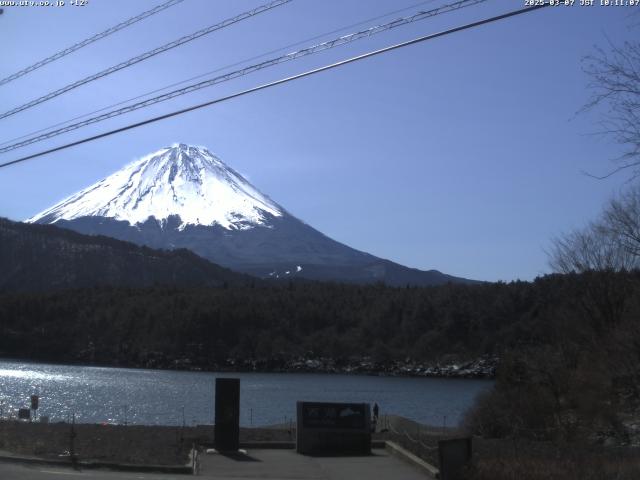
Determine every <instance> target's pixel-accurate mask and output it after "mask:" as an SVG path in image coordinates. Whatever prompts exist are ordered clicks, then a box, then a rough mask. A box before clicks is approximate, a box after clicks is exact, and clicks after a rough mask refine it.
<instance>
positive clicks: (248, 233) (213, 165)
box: [27, 143, 472, 286]
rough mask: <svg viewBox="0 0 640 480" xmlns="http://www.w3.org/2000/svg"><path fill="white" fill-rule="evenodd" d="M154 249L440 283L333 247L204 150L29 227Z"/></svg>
mask: <svg viewBox="0 0 640 480" xmlns="http://www.w3.org/2000/svg"><path fill="white" fill-rule="evenodd" d="M27 221H28V222H30V223H54V224H56V225H58V226H60V227H64V228H69V229H72V230H76V231H78V232H80V233H83V234H89V235H105V236H111V237H114V238H118V239H121V240H125V241H130V242H133V243H136V244H139V245H147V246H149V247H152V248H163V249H174V248H186V249H189V250H191V251H193V252H195V253H196V254H198V255H200V256H201V257H203V258H206V259H207V260H210V261H212V262H213V263H216V264H218V265H222V266H224V267H227V268H230V269H232V270H235V271H239V272H243V273H249V274H251V275H254V276H257V277H260V278H274V277H275V278H282V277H285V278H293V277H302V278H307V279H310V280H323V281H339V282H348V283H375V282H383V283H389V284H390V285H402V286H404V285H407V284H411V285H439V284H443V283H448V282H458V283H467V282H472V280H468V279H464V278H459V277H454V276H450V275H446V274H444V273H441V272H439V271H437V270H428V271H423V270H418V269H412V268H410V267H405V266H403V265H399V264H397V263H394V262H391V261H390V260H385V259H381V258H378V257H375V256H374V255H371V254H369V253H366V252H361V251H359V250H356V249H354V248H351V247H349V246H347V245H344V244H342V243H340V242H337V241H335V240H333V239H331V238H329V237H328V236H326V235H324V234H323V233H321V232H319V231H318V230H316V229H314V228H313V227H311V226H310V225H308V224H306V223H305V222H303V221H301V220H299V219H298V218H296V217H294V216H293V215H291V214H290V213H288V211H287V210H286V209H285V208H284V207H282V206H280V205H279V204H277V203H276V202H275V201H273V200H271V198H270V197H268V196H267V195H265V194H263V193H261V192H260V191H259V190H258V189H257V188H256V187H254V186H253V185H251V184H250V183H249V182H248V181H247V180H246V179H245V178H244V177H242V175H240V174H239V173H238V172H236V171H235V170H233V169H232V168H230V167H229V166H228V165H226V164H225V163H224V162H222V160H220V159H219V158H218V157H216V156H215V155H213V154H212V153H211V152H209V151H208V150H207V149H206V148H204V147H194V146H190V145H186V144H182V143H181V144H174V145H173V146H171V147H165V148H163V149H161V150H158V151H157V152H154V153H152V154H149V155H146V156H144V157H142V158H141V159H139V160H136V161H134V162H132V163H130V164H129V165H127V166H125V167H124V168H123V169H121V170H119V171H118V172H116V173H114V174H112V175H110V176H108V177H106V178H105V179H103V180H100V181H99V182H97V183H95V184H94V185H91V186H89V187H88V188H85V189H84V190H81V191H80V192H78V193H76V194H74V195H71V196H70V197H68V198H66V199H65V200H63V201H61V202H59V203H58V204H56V205H54V206H53V207H51V208H49V209H47V210H45V211H43V212H41V213H40V214H37V215H35V216H33V217H32V218H30V219H28V220H27Z"/></svg>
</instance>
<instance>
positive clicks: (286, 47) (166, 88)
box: [0, 0, 435, 147]
mask: <svg viewBox="0 0 640 480" xmlns="http://www.w3.org/2000/svg"><path fill="white" fill-rule="evenodd" d="M434 1H435V0H423V1H422V2H419V3H414V4H413V5H409V6H408V7H404V8H400V9H398V10H394V11H392V12H387V13H384V14H382V15H378V16H376V17H372V18H368V19H367V20H362V21H360V22H358V23H352V24H350V25H347V26H344V27H341V28H337V29H335V30H331V31H330V32H325V33H321V34H320V35H315V36H313V37H309V38H305V39H304V40H300V41H299V42H295V43H290V44H288V45H285V46H284V47H280V48H276V49H275V50H270V51H268V52H265V53H261V54H260V55H255V56H253V57H250V58H245V59H244V60H240V61H239V62H234V63H232V64H229V65H225V66H224V67H218V68H216V69H215V70H210V71H208V72H205V73H201V74H200V75H196V76H195V77H190V78H187V79H185V80H181V81H179V82H175V83H172V84H170V85H165V86H164V87H161V88H156V89H155V90H151V91H150V92H146V93H142V94H140V95H136V96H135V97H131V98H127V99H126V100H121V101H120V102H117V103H112V104H111V105H107V106H105V107H102V108H100V109H98V110H94V111H92V112H88V113H85V114H82V115H78V116H77V117H73V118H70V119H68V120H65V121H63V122H58V123H55V124H53V125H49V126H48V127H44V128H40V129H38V130H35V131H32V132H29V133H26V134H24V135H20V136H19V137H14V138H11V139H9V140H5V141H3V142H0V147H1V146H2V145H6V144H8V143H11V142H15V141H16V140H22V139H23V138H27V137H29V136H31V135H35V134H36V133H42V132H45V131H47V130H51V129H52V128H55V127H59V126H61V125H65V124H67V123H71V122H73V121H74V120H80V119H81V118H86V117H88V116H91V115H95V114H96V113H100V112H104V111H105V110H108V109H110V108H114V107H119V106H120V105H124V104H125V103H129V102H133V101H134V100H139V99H140V98H144V97H148V96H149V95H153V94H154V93H158V92H162V91H163V90H168V89H170V88H173V87H177V86H178V85H182V84H184V83H187V82H191V81H193V80H197V79H199V78H202V77H206V76H207V75H212V74H214V73H218V72H221V71H223V70H227V69H229V68H233V67H237V66H238V65H243V64H245V63H249V62H251V61H253V60H258V59H260V58H264V57H266V56H268V55H272V54H274V53H278V52H281V51H283V50H289V49H291V48H293V47H298V46H300V45H304V44H305V43H308V42H312V41H314V40H318V39H320V38H323V37H326V36H328V35H332V34H334V33H339V32H344V31H345V30H349V29H351V28H354V27H359V26H360V25H364V24H366V23H370V22H374V21H376V20H380V19H381V18H386V17H390V16H391V15H395V14H397V13H401V12H405V11H407V10H411V9H413V8H417V7H419V6H421V5H425V4H427V3H433V2H434Z"/></svg>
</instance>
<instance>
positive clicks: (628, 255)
mask: <svg viewBox="0 0 640 480" xmlns="http://www.w3.org/2000/svg"><path fill="white" fill-rule="evenodd" d="M549 264H550V266H551V268H552V269H553V271H556V272H561V273H570V272H585V271H589V270H599V271H620V270H634V269H637V268H640V186H634V187H632V188H630V189H629V190H628V191H627V192H625V193H624V194H622V195H620V196H619V197H617V198H614V199H612V200H611V201H609V203H608V204H607V206H606V207H605V209H604V211H603V212H602V214H601V215H600V217H599V218H598V219H597V220H596V221H595V222H591V223H590V224H589V225H587V226H586V227H585V228H583V229H580V230H574V231H573V232H570V233H568V234H565V235H563V236H561V237H557V238H555V239H554V240H553V241H552V248H551V252H550V253H549Z"/></svg>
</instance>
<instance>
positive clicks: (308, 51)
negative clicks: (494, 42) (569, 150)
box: [0, 0, 487, 153]
mask: <svg viewBox="0 0 640 480" xmlns="http://www.w3.org/2000/svg"><path fill="white" fill-rule="evenodd" d="M486 1H487V0H459V1H457V2H454V3H450V4H447V5H443V6H440V7H438V8H434V9H432V10H427V11H423V12H418V13H415V14H414V15H411V16H408V17H401V18H396V19H395V20H393V21H391V22H388V23H385V24H382V25H377V26H375V27H371V28H368V29H366V30H361V31H359V32H355V33H351V34H349V35H343V36H341V37H338V38H335V39H333V40H329V41H326V42H323V43H319V44H317V45H313V46H311V47H307V48H303V49H302V50H297V51H295V52H291V53H288V54H286V55H282V56H280V57H275V58H271V59H269V60H265V61H264V62H261V63H257V64H254V65H250V66H248V67H245V68H241V69H239V70H235V71H232V72H229V73H226V74H224V75H220V76H217V77H214V78H211V79H209V80H204V81H202V82H200V83H196V84H192V85H187V86H186V87H183V88H180V89H177V90H173V91H171V92H168V93H164V94H162V95H158V96H156V97H152V98H149V99H147V100H144V101H142V102H138V103H134V104H132V105H128V106H126V107H122V108H119V109H116V110H112V111H110V112H107V113H103V114H102V115H98V116H96V117H91V118H88V119H86V120H83V121H81V122H77V123H74V124H71V125H67V126H66V127H62V128H59V129H57V130H52V131H50V132H47V133H44V134H42V135H38V136H36V137H32V138H29V139H27V140H23V141H21V142H17V143H14V144H11V145H7V146H6V147H2V148H0V153H5V152H8V151H10V150H15V149H16V148H21V147H25V146H27V145H31V144H32V143H37V142H41V141H43V140H47V139H49V138H53V137H56V136H58V135H62V134H64V133H67V132H70V131H73V130H77V129H79V128H82V127H86V126H88V125H91V124H94V123H98V122H102V121H104V120H107V119H109V118H113V117H117V116H120V115H124V114H126V113H130V112H133V111H135V110H139V109H141V108H146V107H148V106H150V105H155V104H156V103H160V102H164V101H167V100H170V99H172V98H176V97H179V96H181V95H185V94H187V93H191V92H195V91H197V90H201V89H203V88H206V87H210V86H213V85H216V84H219V83H222V82H226V81H229V80H232V79H235V78H239V77H242V76H245V75H248V74H250V73H253V72H256V71H258V70H262V69H264V68H268V67H272V66H274V65H279V64H281V63H285V62H288V61H291V60H295V59H297V58H301V57H304V56H308V55H312V54H315V53H317V52H321V51H324V50H329V49H331V48H335V47H338V46H341V45H345V44H347V43H351V42H354V41H356V40H360V39H362V38H368V37H370V36H372V35H375V34H377V33H381V32H384V31H387V30H391V29H393V28H397V27H400V26H403V25H407V24H409V23H413V22H416V21H419V20H424V19H426V18H430V17H434V16H436V15H441V14H443V13H447V12H451V11H454V10H459V9H461V8H464V7H468V6H472V5H476V4H478V3H483V2H486Z"/></svg>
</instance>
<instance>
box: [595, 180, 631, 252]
mask: <svg viewBox="0 0 640 480" xmlns="http://www.w3.org/2000/svg"><path fill="white" fill-rule="evenodd" d="M602 221H603V225H604V226H605V228H606V229H607V230H608V232H609V234H611V235H613V236H615V237H616V238H617V239H618V241H619V243H620V246H621V247H622V248H623V249H624V250H625V251H626V252H627V253H628V254H629V255H632V256H634V257H640V186H638V185H636V186H633V187H631V188H630V189H629V190H627V191H626V192H625V193H624V194H622V195H621V196H620V197H619V198H614V199H613V200H611V201H610V202H609V204H608V206H607V208H606V209H605V211H604V214H603V220H602Z"/></svg>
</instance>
